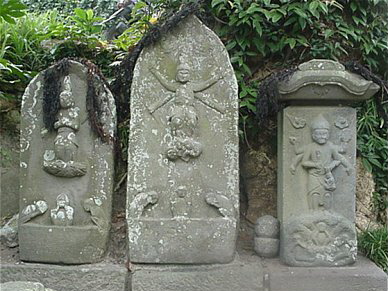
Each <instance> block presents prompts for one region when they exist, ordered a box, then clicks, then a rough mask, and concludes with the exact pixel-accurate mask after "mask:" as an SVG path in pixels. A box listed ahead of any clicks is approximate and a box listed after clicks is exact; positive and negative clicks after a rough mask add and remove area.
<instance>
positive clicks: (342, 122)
mask: <svg viewBox="0 0 388 291" xmlns="http://www.w3.org/2000/svg"><path fill="white" fill-rule="evenodd" d="M334 124H335V126H336V127H338V128H339V129H344V128H347V127H349V122H348V121H347V120H346V118H345V117H343V116H339V117H338V118H337V120H336V121H335V123H334Z"/></svg>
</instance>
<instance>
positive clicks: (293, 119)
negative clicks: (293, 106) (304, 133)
mask: <svg viewBox="0 0 388 291" xmlns="http://www.w3.org/2000/svg"><path fill="white" fill-rule="evenodd" d="M286 116H287V118H288V120H289V121H290V123H291V125H292V126H293V127H295V128H296V129H300V128H303V127H305V126H306V119H304V118H301V117H297V116H291V115H290V114H287V115H286Z"/></svg>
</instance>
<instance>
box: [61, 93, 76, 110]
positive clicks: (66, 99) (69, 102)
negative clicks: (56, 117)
mask: <svg viewBox="0 0 388 291" xmlns="http://www.w3.org/2000/svg"><path fill="white" fill-rule="evenodd" d="M59 102H60V104H61V107H62V108H69V107H71V106H73V105H74V101H73V96H72V95H71V93H70V92H68V91H63V92H61V94H60V95H59Z"/></svg>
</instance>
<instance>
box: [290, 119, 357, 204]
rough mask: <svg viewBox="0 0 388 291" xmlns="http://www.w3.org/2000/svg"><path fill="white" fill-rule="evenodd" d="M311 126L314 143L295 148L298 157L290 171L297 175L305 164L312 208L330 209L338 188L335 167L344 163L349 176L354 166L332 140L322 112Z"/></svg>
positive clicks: (308, 193) (308, 194)
mask: <svg viewBox="0 0 388 291" xmlns="http://www.w3.org/2000/svg"><path fill="white" fill-rule="evenodd" d="M310 127H311V137H312V140H313V142H312V143H310V144H308V145H306V146H304V147H300V148H299V149H298V148H296V149H295V152H296V157H295V159H294V160H293V162H292V164H291V167H290V170H291V173H292V174H294V173H295V171H296V168H297V166H298V165H299V164H301V165H302V167H303V168H304V169H305V170H306V171H307V173H308V182H307V199H308V205H309V208H310V209H330V208H331V204H332V198H333V197H332V193H333V191H334V190H335V189H336V184H335V178H334V175H333V170H334V169H335V168H337V167H338V166H339V165H342V166H343V167H345V170H346V172H347V174H348V175H349V174H350V172H351V168H352V167H351V165H350V163H349V162H348V161H347V160H346V158H345V157H344V156H343V155H342V154H340V151H341V150H340V148H339V147H338V146H336V145H334V144H333V143H332V142H330V141H329V133H330V124H329V122H328V121H327V120H326V119H325V118H324V117H323V116H322V115H321V114H319V115H318V116H317V117H316V118H315V119H314V120H313V121H312V123H311V125H310Z"/></svg>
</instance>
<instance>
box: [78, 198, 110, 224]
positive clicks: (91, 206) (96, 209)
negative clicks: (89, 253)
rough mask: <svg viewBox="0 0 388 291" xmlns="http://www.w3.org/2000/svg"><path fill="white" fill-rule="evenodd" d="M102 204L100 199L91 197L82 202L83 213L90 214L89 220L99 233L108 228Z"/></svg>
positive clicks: (107, 220)
mask: <svg viewBox="0 0 388 291" xmlns="http://www.w3.org/2000/svg"><path fill="white" fill-rule="evenodd" d="M102 203H103V202H102V200H101V198H98V197H93V198H88V199H86V200H84V203H83V206H84V209H85V211H87V212H90V215H91V219H92V221H93V223H94V224H95V225H96V226H97V227H98V229H99V231H104V230H105V231H106V230H107V229H108V228H109V219H108V217H107V215H106V213H105V211H104V209H103V208H102Z"/></svg>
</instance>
